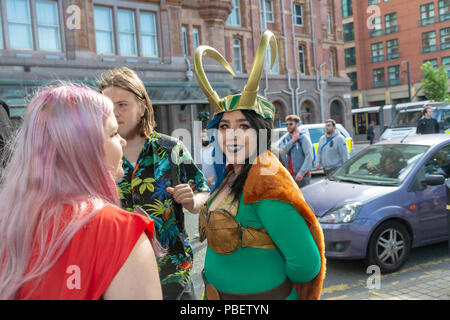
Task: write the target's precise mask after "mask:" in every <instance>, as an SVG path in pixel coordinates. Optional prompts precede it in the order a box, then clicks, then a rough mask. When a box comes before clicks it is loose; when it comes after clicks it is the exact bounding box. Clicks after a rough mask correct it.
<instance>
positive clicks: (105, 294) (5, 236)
mask: <svg viewBox="0 0 450 320" xmlns="http://www.w3.org/2000/svg"><path fill="white" fill-rule="evenodd" d="M117 130H118V125H117V121H116V119H115V117H114V113H113V104H112V102H111V101H110V100H109V99H108V98H107V97H105V96H103V95H102V94H100V93H97V92H95V91H94V90H92V89H89V88H87V87H82V86H76V85H73V84H60V85H57V86H54V87H48V88H44V89H42V90H41V91H40V92H39V93H37V94H36V95H35V96H34V98H33V99H32V101H31V102H30V104H29V107H28V110H27V113H26V116H25V120H24V123H23V125H22V127H21V129H20V131H19V132H18V134H17V136H16V138H15V140H14V142H13V145H12V148H11V150H12V153H11V155H10V157H9V163H8V165H7V167H6V168H5V170H4V171H3V174H2V177H1V185H0V299H100V298H103V299H161V285H160V280H159V276H158V269H157V264H156V259H155V252H156V253H158V246H157V242H156V240H154V239H155V238H154V228H153V221H152V220H151V219H149V218H147V217H144V216H143V215H139V214H135V213H130V212H126V211H124V210H122V209H120V208H119V204H120V202H119V198H118V191H117V188H116V185H115V180H117V179H118V178H120V177H121V176H122V175H123V169H122V162H121V161H122V160H121V158H122V149H123V147H124V146H125V145H126V141H125V140H124V139H122V138H121V137H120V135H119V134H118V132H117ZM149 239H151V241H150V240H149ZM142 284H145V285H142Z"/></svg>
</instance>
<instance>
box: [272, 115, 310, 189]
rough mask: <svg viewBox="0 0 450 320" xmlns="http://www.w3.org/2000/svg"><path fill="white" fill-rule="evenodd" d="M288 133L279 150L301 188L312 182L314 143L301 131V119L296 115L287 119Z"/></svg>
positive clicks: (282, 139)
mask: <svg viewBox="0 0 450 320" xmlns="http://www.w3.org/2000/svg"><path fill="white" fill-rule="evenodd" d="M285 120H286V126H287V130H288V133H286V134H285V135H284V136H283V137H282V138H281V140H280V142H279V144H278V148H279V149H280V150H281V152H282V154H283V162H284V165H285V166H286V168H287V169H288V171H289V173H290V174H291V175H292V178H294V180H295V182H297V185H298V186H299V187H300V188H301V187H304V186H306V185H308V184H310V182H311V170H312V160H313V154H312V143H311V140H310V139H309V137H308V136H307V135H306V134H302V133H301V132H300V131H299V128H298V127H299V124H300V118H299V117H298V116H296V115H294V114H291V115H288V116H287V117H286V119H285Z"/></svg>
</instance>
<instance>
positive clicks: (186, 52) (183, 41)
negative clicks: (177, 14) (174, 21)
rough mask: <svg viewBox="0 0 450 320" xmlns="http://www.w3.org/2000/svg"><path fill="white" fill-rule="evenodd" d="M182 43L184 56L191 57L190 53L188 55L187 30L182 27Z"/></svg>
mask: <svg viewBox="0 0 450 320" xmlns="http://www.w3.org/2000/svg"><path fill="white" fill-rule="evenodd" d="M181 42H182V43H183V54H184V55H185V56H187V55H189V53H188V44H187V29H186V27H181Z"/></svg>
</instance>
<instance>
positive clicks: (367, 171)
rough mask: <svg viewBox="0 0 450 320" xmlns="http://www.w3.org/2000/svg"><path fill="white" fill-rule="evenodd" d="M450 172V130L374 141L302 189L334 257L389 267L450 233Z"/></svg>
mask: <svg viewBox="0 0 450 320" xmlns="http://www.w3.org/2000/svg"><path fill="white" fill-rule="evenodd" d="M449 174H450V136H449V135H443V134H440V135H439V134H437V135H434V134H433V135H431V134H429V135H418V136H413V137H406V138H403V139H392V140H389V141H383V142H379V143H377V144H374V145H371V146H369V147H367V148H365V149H364V150H362V151H361V152H359V153H358V154H356V155H355V156H354V157H352V158H350V159H349V160H348V161H347V162H346V163H345V164H344V165H343V166H342V167H341V168H340V169H338V170H336V171H335V172H334V173H333V174H332V175H330V176H329V177H328V178H326V179H324V180H321V181H319V182H317V183H315V184H312V185H309V186H307V187H304V188H302V191H303V194H304V197H305V199H306V202H307V203H308V204H309V205H310V206H311V208H312V209H313V211H314V212H315V214H316V216H317V217H318V219H319V222H320V223H321V226H322V228H323V232H324V238H325V252H326V256H327V257H328V258H336V259H364V260H365V262H366V263H367V265H378V266H379V267H380V270H381V272H382V273H389V272H394V271H396V270H398V269H399V268H401V266H402V265H403V264H404V263H405V261H406V260H407V259H408V256H409V254H410V251H411V248H413V247H419V246H423V245H428V244H431V243H436V242H441V241H445V240H446V239H448V224H447V211H446V203H447V195H446V185H445V179H447V178H448V177H449Z"/></svg>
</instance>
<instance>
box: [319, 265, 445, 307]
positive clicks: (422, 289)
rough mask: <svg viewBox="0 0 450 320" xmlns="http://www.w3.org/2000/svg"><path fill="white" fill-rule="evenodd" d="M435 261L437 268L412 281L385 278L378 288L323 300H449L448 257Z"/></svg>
mask: <svg viewBox="0 0 450 320" xmlns="http://www.w3.org/2000/svg"><path fill="white" fill-rule="evenodd" d="M436 263H439V264H440V266H439V267H440V268H439V269H437V270H433V271H429V272H425V273H423V274H421V275H420V276H418V277H417V278H413V279H411V280H412V281H407V282H402V283H400V281H394V282H389V281H386V280H387V279H385V280H383V281H382V285H380V286H379V289H376V288H375V289H366V290H362V291H360V292H358V293H355V294H352V295H346V296H342V297H339V296H337V297H333V298H329V299H325V300H450V258H446V259H443V260H442V261H438V262H436ZM400 272H402V271H400ZM403 272H407V270H403ZM383 277H389V275H384V276H382V278H383ZM386 283H387V284H386ZM371 284H375V283H371Z"/></svg>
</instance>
